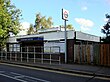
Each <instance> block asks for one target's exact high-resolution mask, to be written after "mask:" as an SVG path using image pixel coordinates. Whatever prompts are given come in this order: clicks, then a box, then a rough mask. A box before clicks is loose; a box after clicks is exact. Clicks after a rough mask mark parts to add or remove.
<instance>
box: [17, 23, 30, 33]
mask: <svg viewBox="0 0 110 82" xmlns="http://www.w3.org/2000/svg"><path fill="white" fill-rule="evenodd" d="M29 26H30V23H28V22H22V23H21V27H20V29H21V31H20V32H19V33H18V35H26V34H27V30H28V28H29Z"/></svg>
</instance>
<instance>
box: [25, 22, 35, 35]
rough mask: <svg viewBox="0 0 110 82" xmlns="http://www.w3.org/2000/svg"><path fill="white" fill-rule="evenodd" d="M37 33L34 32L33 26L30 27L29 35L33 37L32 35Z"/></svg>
mask: <svg viewBox="0 0 110 82" xmlns="http://www.w3.org/2000/svg"><path fill="white" fill-rule="evenodd" d="M34 33H35V32H34V26H33V24H30V27H29V29H28V31H27V34H28V35H31V34H34Z"/></svg>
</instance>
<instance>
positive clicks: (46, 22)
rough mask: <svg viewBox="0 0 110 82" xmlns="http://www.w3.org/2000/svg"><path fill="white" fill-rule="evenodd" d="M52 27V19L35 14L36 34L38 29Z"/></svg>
mask: <svg viewBox="0 0 110 82" xmlns="http://www.w3.org/2000/svg"><path fill="white" fill-rule="evenodd" d="M52 25H53V22H52V17H49V18H47V19H46V16H41V14H40V13H38V14H36V19H35V27H36V32H37V31H38V30H39V29H46V28H51V26H52Z"/></svg>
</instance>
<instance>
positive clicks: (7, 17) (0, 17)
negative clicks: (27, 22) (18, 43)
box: [0, 0, 21, 46]
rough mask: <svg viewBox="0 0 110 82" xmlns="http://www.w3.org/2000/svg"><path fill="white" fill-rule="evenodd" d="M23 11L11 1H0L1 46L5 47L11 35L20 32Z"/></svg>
mask: <svg viewBox="0 0 110 82" xmlns="http://www.w3.org/2000/svg"><path fill="white" fill-rule="evenodd" d="M20 16H21V11H20V10H19V9H17V8H16V7H15V6H14V5H12V4H11V1H10V0H0V46H3V45H5V43H6V41H7V38H9V36H10V33H12V34H15V35H16V34H17V33H18V32H19V26H20V22H19V20H20Z"/></svg>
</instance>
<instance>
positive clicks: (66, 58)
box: [64, 20, 67, 63]
mask: <svg viewBox="0 0 110 82" xmlns="http://www.w3.org/2000/svg"><path fill="white" fill-rule="evenodd" d="M64 27H65V32H64V33H65V63H67V32H66V20H64Z"/></svg>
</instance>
